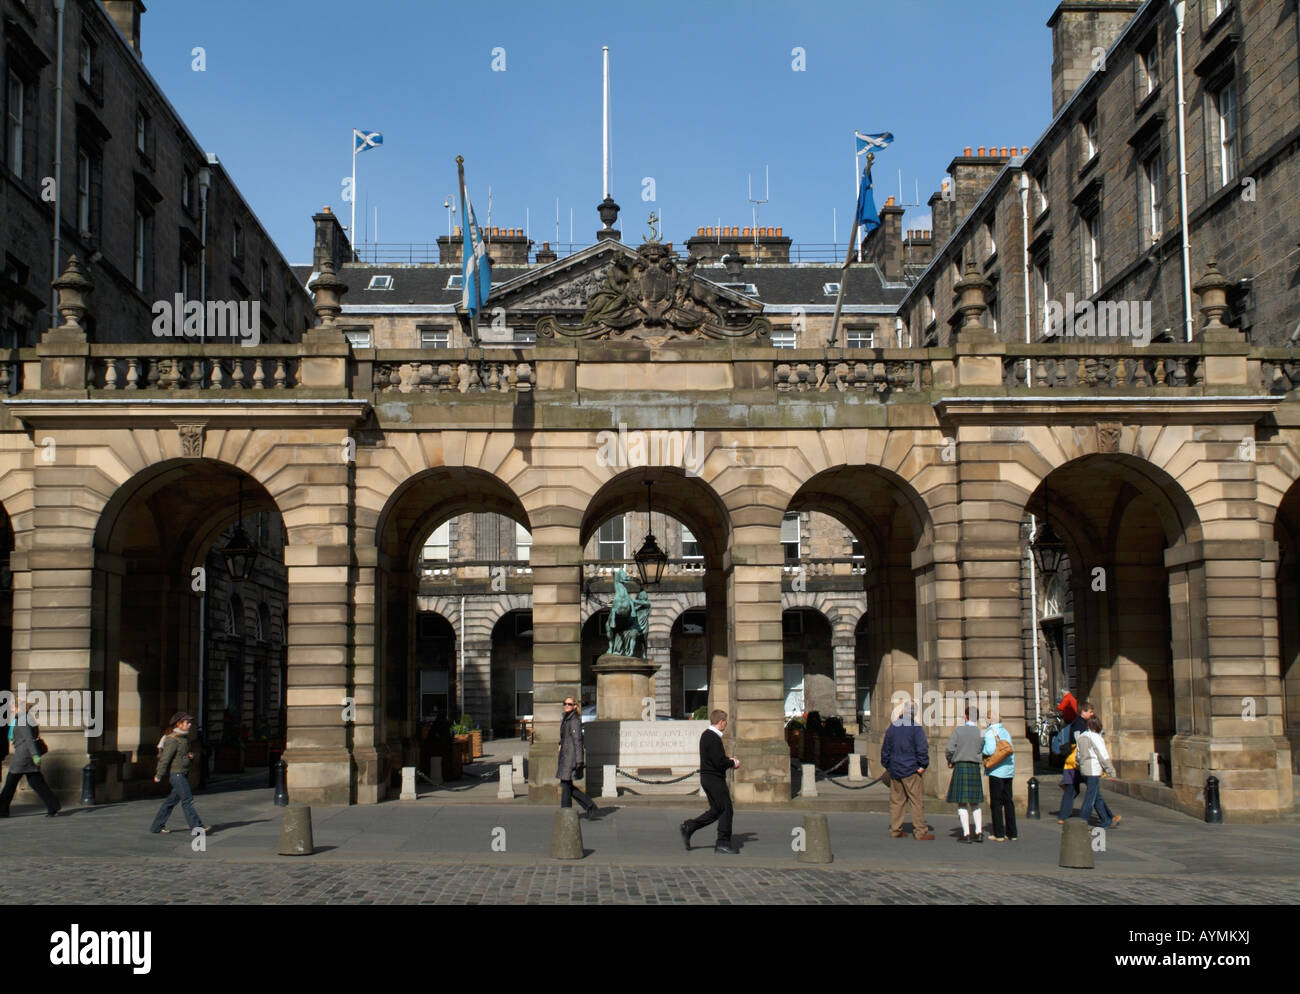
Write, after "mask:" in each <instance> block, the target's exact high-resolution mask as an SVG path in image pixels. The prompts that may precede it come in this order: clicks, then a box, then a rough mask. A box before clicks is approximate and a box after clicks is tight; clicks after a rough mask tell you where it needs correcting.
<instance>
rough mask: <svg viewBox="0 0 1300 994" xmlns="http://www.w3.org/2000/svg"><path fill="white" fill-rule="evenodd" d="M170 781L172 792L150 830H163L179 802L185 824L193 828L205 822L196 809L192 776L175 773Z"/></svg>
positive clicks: (155, 831)
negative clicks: (191, 786) (191, 782)
mask: <svg viewBox="0 0 1300 994" xmlns="http://www.w3.org/2000/svg"><path fill="white" fill-rule="evenodd" d="M169 782H170V783H171V788H172V792H171V793H170V794H168V795H167V799H166V800H165V801H163V802H162V807H161V808H159V809H158V813H157V814H156V815H154V819H153V825H151V826H150V827H149V831H151V832H154V833H155V834H156V833H158V832H161V831H162V828H163V826H164V825H166V824H167V819H168V817H169V816H170V815H171V813H172V810H173V809H174V808H175V807H176V805H177V804H179V805H180V806H181V811H182V812H183V813H184V815H185V824H187V825H188V826H189V827H190V828H191V830H192V829H195V828H198V827H199V826H200V825H202V824H203V822H202V820H201V819H200V818H199V814H198V812H197V811H195V810H194V792H193V791H191V790H190V778H189V777H188V776H186V775H185V774H184V773H173V774H172V775H171V777H170V778H169Z"/></svg>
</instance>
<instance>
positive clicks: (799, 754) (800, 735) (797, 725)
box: [785, 715, 807, 760]
mask: <svg viewBox="0 0 1300 994" xmlns="http://www.w3.org/2000/svg"><path fill="white" fill-rule="evenodd" d="M806 728H807V722H805V721H804V718H803V715H795V716H794V717H793V718H791V719H790V720H789V721H787V722H786V723H785V742H786V745H788V746H789V747H790V755H791V756H793V757H795V758H797V759H800V760H802V759H803V743H804V735H805V734H806Z"/></svg>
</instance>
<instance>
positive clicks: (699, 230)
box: [695, 228, 704, 238]
mask: <svg viewBox="0 0 1300 994" xmlns="http://www.w3.org/2000/svg"><path fill="white" fill-rule="evenodd" d="M703 235H704V229H703V228H696V229H695V237H696V238H700V237H702V236H703Z"/></svg>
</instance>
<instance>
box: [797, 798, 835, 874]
mask: <svg viewBox="0 0 1300 994" xmlns="http://www.w3.org/2000/svg"><path fill="white" fill-rule="evenodd" d="M803 834H804V850H803V852H801V853H800V854H799V862H800V863H832V862H834V861H835V857H834V856H833V855H831V831H830V827H829V826H828V825H827V823H826V816H825V815H824V814H820V813H819V812H815V811H814V812H811V813H810V814H806V815H804V816H803Z"/></svg>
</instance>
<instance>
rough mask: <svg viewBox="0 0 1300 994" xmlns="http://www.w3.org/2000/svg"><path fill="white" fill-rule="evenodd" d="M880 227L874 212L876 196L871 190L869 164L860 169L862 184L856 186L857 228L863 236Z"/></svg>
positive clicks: (878, 217) (877, 216)
mask: <svg viewBox="0 0 1300 994" xmlns="http://www.w3.org/2000/svg"><path fill="white" fill-rule="evenodd" d="M879 227H880V215H879V214H877V213H876V196H875V194H874V193H872V192H871V164H870V163H868V164H867V168H866V169H864V170H862V184H861V185H860V186H859V187H858V228H859V229H860V230H861V232H862V234H863V235H864V236H866V235H869V234H871V233H872V232H873V231H875V230H876V229H877V228H879Z"/></svg>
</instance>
